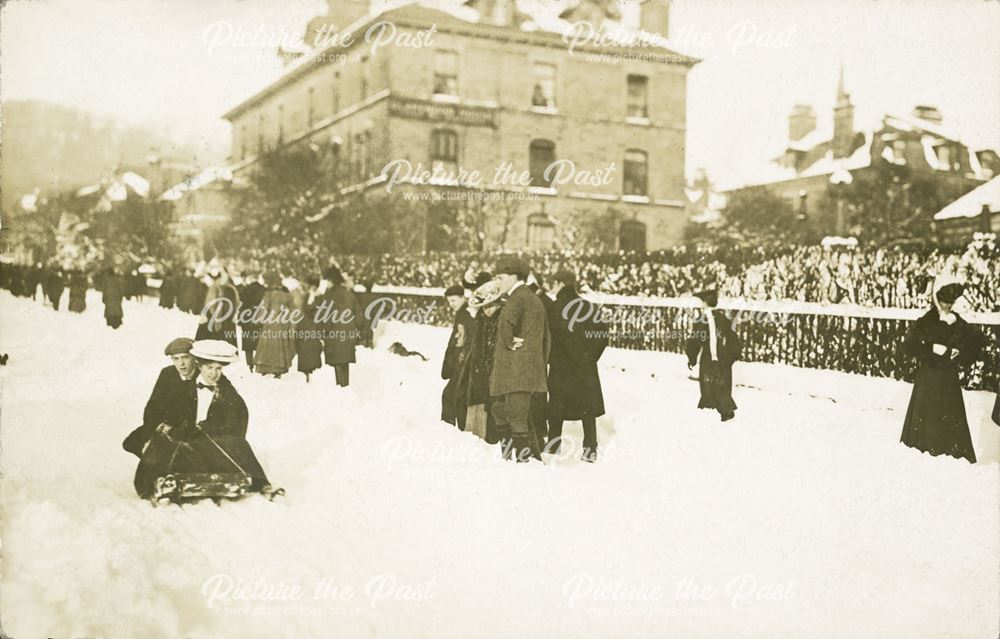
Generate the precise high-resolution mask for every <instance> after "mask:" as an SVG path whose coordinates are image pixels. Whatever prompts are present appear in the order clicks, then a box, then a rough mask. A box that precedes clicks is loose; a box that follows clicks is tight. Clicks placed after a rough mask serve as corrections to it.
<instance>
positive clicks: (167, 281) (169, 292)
mask: <svg viewBox="0 0 1000 639" xmlns="http://www.w3.org/2000/svg"><path fill="white" fill-rule="evenodd" d="M176 301H177V278H176V276H174V274H173V273H171V272H169V271H167V272H166V273H164V274H163V281H162V282H161V284H160V306H161V307H163V308H173V307H174V303H176Z"/></svg>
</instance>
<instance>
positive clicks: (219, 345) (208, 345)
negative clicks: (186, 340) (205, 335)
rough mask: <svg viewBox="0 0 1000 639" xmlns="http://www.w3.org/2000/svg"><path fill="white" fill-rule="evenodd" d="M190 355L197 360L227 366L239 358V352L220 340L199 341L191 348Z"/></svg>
mask: <svg viewBox="0 0 1000 639" xmlns="http://www.w3.org/2000/svg"><path fill="white" fill-rule="evenodd" d="M191 354H192V355H193V356H195V357H197V358H198V359H207V360H210V361H213V362H222V363H224V364H229V363H231V362H235V361H236V360H238V359H239V358H240V355H239V351H237V350H236V347H235V346H233V345H232V344H230V343H229V342H224V341H222V340H221V339H200V340H198V341H197V342H195V343H194V345H193V346H191Z"/></svg>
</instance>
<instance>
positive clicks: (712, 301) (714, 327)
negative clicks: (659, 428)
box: [686, 289, 740, 422]
mask: <svg viewBox="0 0 1000 639" xmlns="http://www.w3.org/2000/svg"><path fill="white" fill-rule="evenodd" d="M695 297H697V298H699V299H700V300H701V301H702V303H703V309H704V310H703V311H702V313H701V315H702V318H701V319H699V320H698V321H697V322H695V324H694V336H693V337H691V338H690V339H689V340H688V341H687V347H686V351H687V356H688V368H694V365H695V364H698V385H699V386H700V389H701V399H700V400H699V401H698V408H709V409H714V410H717V411H719V416H720V417H721V418H722V421H724V422H725V421H729V420H730V419H732V418H733V417H735V416H736V402H735V401H733V363H735V362H736V360H738V359H739V357H740V342H739V338H738V337H737V336H736V333H735V331H733V325H732V322H730V321H729V318H728V317H726V316H725V314H723V313H721V312H720V311H718V310H717V309H716V308H715V307H716V305H718V303H719V294H718V292H717V291H715V290H714V289H712V290H707V291H701V292H699V293H695ZM699 355H700V357H699Z"/></svg>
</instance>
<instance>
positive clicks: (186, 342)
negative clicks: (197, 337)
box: [163, 337, 194, 355]
mask: <svg viewBox="0 0 1000 639" xmlns="http://www.w3.org/2000/svg"><path fill="white" fill-rule="evenodd" d="M192 346H194V340H193V339H189V338H187V337H178V338H177V339H175V340H173V341H172V342H170V343H169V344H167V347H166V348H165V349H163V354H164V355H181V354H183V353H190V352H191V347H192Z"/></svg>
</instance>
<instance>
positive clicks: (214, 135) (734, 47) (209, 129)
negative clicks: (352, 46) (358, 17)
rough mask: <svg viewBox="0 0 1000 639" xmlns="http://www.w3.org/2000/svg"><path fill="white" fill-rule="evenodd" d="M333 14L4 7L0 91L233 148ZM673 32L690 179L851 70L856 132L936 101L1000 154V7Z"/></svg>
mask: <svg viewBox="0 0 1000 639" xmlns="http://www.w3.org/2000/svg"><path fill="white" fill-rule="evenodd" d="M544 1H549V0H544ZM622 1H623V2H629V1H630V0H622ZM324 7H325V2H323V1H322V0H171V1H169V2H168V1H166V0H8V2H6V3H5V4H4V5H3V8H2V9H0V97H2V98H3V99H4V100H10V99H28V98H35V99H43V100H48V101H51V102H56V103H61V104H67V105H72V106H75V107H78V108H82V109H85V110H88V111H92V112H94V113H97V114H101V115H110V116H114V117H115V118H117V119H119V120H121V121H123V122H128V123H136V124H144V125H147V126H152V127H155V128H157V129H158V130H162V131H165V132H167V133H170V134H172V135H173V136H175V137H176V138H177V139H178V140H179V141H182V142H189V143H199V144H200V145H202V146H208V147H212V148H219V149H223V150H224V149H226V147H227V141H228V135H229V133H228V125H227V124H226V123H225V122H224V121H223V120H221V118H220V116H221V114H222V113H224V112H225V111H226V110H227V109H228V108H230V107H232V106H234V105H236V104H237V103H239V102H240V101H241V100H242V99H244V98H245V97H247V96H249V95H250V94H252V93H254V92H255V91H256V90H258V89H260V88H261V87H263V86H265V85H266V84H267V83H268V82H269V81H270V80H271V79H273V78H274V77H276V76H277V75H278V74H279V73H280V71H281V64H280V62H279V61H278V59H277V57H276V56H275V55H274V51H275V49H276V47H277V45H278V44H279V43H290V42H293V41H295V40H297V39H298V38H300V37H301V35H302V32H303V28H304V25H305V23H306V21H307V20H308V19H309V18H310V17H312V16H314V15H316V14H318V13H321V12H323V10H324ZM627 12H628V7H626V13H627ZM670 25H671V26H670V37H671V40H672V41H674V42H675V43H676V45H677V47H678V48H679V49H681V50H682V51H683V52H685V53H690V54H693V55H695V56H697V57H699V58H701V59H702V62H700V63H699V64H697V65H696V66H695V67H694V69H693V70H692V71H691V73H690V75H689V76H688V113H687V127H688V133H687V148H686V164H687V170H686V172H687V174H688V175H689V176H690V175H693V174H694V173H695V171H696V170H697V169H699V168H704V169H706V170H707V172H708V175H709V177H710V178H711V179H712V180H713V181H714V182H716V183H717V184H718V185H720V186H735V185H738V184H740V183H742V182H744V181H746V180H747V179H750V177H751V176H753V175H755V174H756V173H758V172H759V168H760V166H761V165H762V164H763V163H766V162H767V160H768V158H770V157H773V156H774V155H776V154H777V153H779V152H780V151H781V149H782V145H783V143H784V142H785V141H786V137H787V114H788V112H789V110H790V109H791V107H792V105H794V104H796V103H800V102H802V103H808V104H812V105H813V106H814V107H815V108H816V111H817V115H818V117H819V120H820V125H821V126H824V125H825V126H830V121H831V118H832V112H831V109H832V105H833V101H834V97H835V94H836V87H837V77H838V73H839V69H840V68H841V66H843V68H844V74H845V80H846V86H847V90H848V92H849V93H850V94H851V96H852V99H853V101H854V104H855V123H856V125H857V126H858V127H859V128H861V127H862V126H864V125H870V124H874V122H875V121H877V120H878V119H879V118H880V117H881V116H882V115H883V114H885V113H902V114H906V113H909V112H910V111H911V110H912V108H913V106H915V105H917V104H930V105H935V106H937V107H938V108H939V109H940V110H941V112H942V114H943V116H944V123H945V125H946V126H947V127H948V128H951V129H953V130H955V131H957V132H958V133H959V134H960V135H961V136H962V138H963V139H964V140H966V141H967V142H968V143H970V144H971V145H972V146H974V147H976V148H980V147H990V148H1000V38H997V36H996V34H997V33H1000V2H996V1H990V0H906V1H903V0H825V1H817V0H754V1H751V0H674V2H673V3H672V8H671V14H670ZM241 40H242V42H241ZM223 155H224V153H223Z"/></svg>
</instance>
